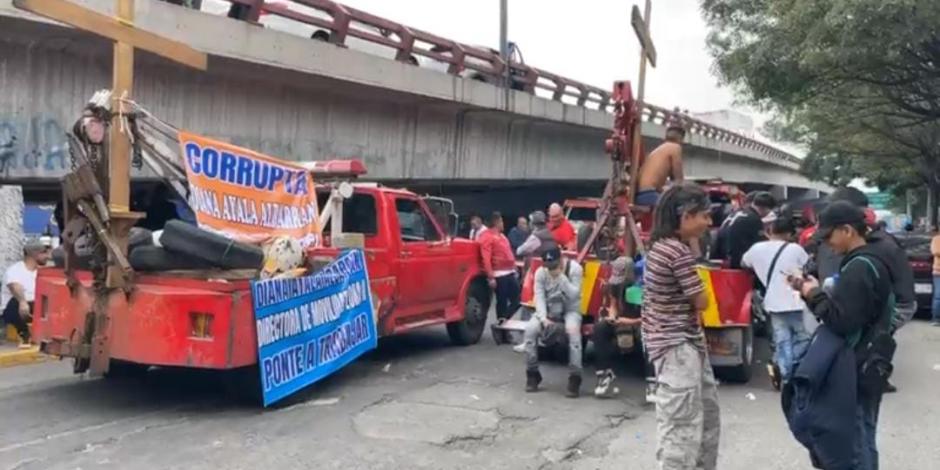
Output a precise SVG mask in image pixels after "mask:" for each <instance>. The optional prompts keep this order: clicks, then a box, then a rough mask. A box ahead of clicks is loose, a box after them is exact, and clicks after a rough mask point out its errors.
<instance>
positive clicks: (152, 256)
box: [128, 245, 213, 272]
mask: <svg viewBox="0 0 940 470" xmlns="http://www.w3.org/2000/svg"><path fill="white" fill-rule="evenodd" d="M128 261H130V263H131V267H133V268H134V269H136V270H138V271H144V272H147V271H175V270H186V269H212V268H213V266H212V264H211V263H209V262H208V261H205V260H202V259H199V258H194V257H192V256H189V255H184V254H181V253H175V252H172V251H170V250H167V249H166V248H160V247H159V246H153V245H148V246H139V247H137V248H135V249H134V251H131V253H130V255H128Z"/></svg>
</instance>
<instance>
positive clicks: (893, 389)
mask: <svg viewBox="0 0 940 470" xmlns="http://www.w3.org/2000/svg"><path fill="white" fill-rule="evenodd" d="M897 391H898V388H897V387H895V386H894V384H893V383H891V382H888V383H887V384H886V385H885V393H896V392H897Z"/></svg>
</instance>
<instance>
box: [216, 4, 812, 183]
mask: <svg viewBox="0 0 940 470" xmlns="http://www.w3.org/2000/svg"><path fill="white" fill-rule="evenodd" d="M223 1H226V2H228V3H229V4H230V8H229V11H228V16H229V17H232V18H236V19H240V20H244V21H248V22H251V23H255V24H260V23H259V22H260V20H261V18H262V17H263V16H265V15H273V16H277V17H279V18H283V19H287V20H290V21H296V22H299V23H302V24H305V25H308V26H313V27H315V28H319V29H318V30H317V31H315V32H314V34H313V36H312V38H313V39H319V40H322V41H326V42H329V43H332V44H335V45H337V46H341V47H348V46H349V44H348V43H349V42H351V41H350V39H351V38H352V39H353V40H358V41H362V42H365V43H369V44H371V45H372V46H374V47H378V48H387V49H391V50H393V51H394V59H395V60H397V61H400V62H404V63H410V64H412V65H416V66H425V65H427V66H429V67H431V68H436V69H438V70H440V71H442V72H446V73H449V74H451V75H458V76H464V77H468V78H473V79H477V80H481V81H485V82H487V83H491V84H502V83H505V78H504V77H505V75H506V69H507V67H508V69H509V77H510V80H509V81H510V86H511V87H512V88H513V89H516V90H520V91H525V92H528V93H533V94H534V93H536V91H541V92H543V93H542V94H544V95H547V97H550V98H551V99H552V100H555V101H563V102H567V103H569V104H575V105H577V106H582V107H587V108H590V109H597V110H600V111H605V112H612V111H613V104H612V103H611V94H610V93H609V92H608V91H605V90H602V89H600V88H598V87H595V86H592V85H588V84H585V83H581V82H579V81H576V80H572V79H570V78H566V77H563V76H561V75H557V74H554V73H551V72H548V71H546V70H543V69H539V68H536V67H532V66H530V65H527V64H525V63H523V62H522V61H520V60H516V59H515V57H513V58H511V59H510V60H509V61H508V63H507V61H505V60H504V59H503V57H501V56H500V54H499V51H496V50H492V49H488V48H482V47H478V46H471V45H467V44H462V43H459V42H456V41H452V40H450V39H446V38H443V37H440V36H437V35H435V34H432V33H428V32H425V31H422V30H419V29H416V28H412V27H409V26H406V25H403V24H400V23H396V22H394V21H391V20H388V19H385V18H382V17H379V16H376V15H373V14H371V13H367V12H364V11H361V10H357V9H355V8H351V7H348V6H345V5H342V4H340V3H337V2H334V1H330V0H291V1H285V0H278V1H270V2H269V1H265V0H223ZM641 115H642V117H643V120H644V121H646V122H651V123H656V124H664V123H665V122H666V121H667V120H669V119H671V118H673V117H674V116H676V115H680V116H681V120H682V121H683V122H685V123H686V125H687V127H688V130H689V132H690V133H691V134H696V135H702V136H704V137H707V138H709V139H712V140H716V141H719V142H725V143H730V144H733V145H736V146H739V147H743V148H745V149H749V150H756V151H757V152H759V153H761V154H762V155H763V156H764V157H765V158H766V159H767V160H772V161H774V163H777V164H779V165H781V166H785V167H788V168H792V169H796V168H799V165H800V160H799V159H798V158H797V157H795V156H793V155H791V154H789V153H787V152H784V151H782V150H780V149H777V148H774V147H773V146H770V145H767V144H765V143H763V142H760V141H757V140H754V139H751V138H749V137H746V136H744V135H741V134H738V133H736V132H732V131H729V130H727V129H723V128H720V127H717V126H713V125H711V124H708V123H706V122H704V121H701V120H698V119H695V118H692V117H691V116H688V115H687V114H684V113H679V112H678V111H675V110H668V109H665V108H662V107H659V106H656V105H653V104H649V103H643V109H642V110H641Z"/></svg>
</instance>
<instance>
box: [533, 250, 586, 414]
mask: <svg viewBox="0 0 940 470" xmlns="http://www.w3.org/2000/svg"><path fill="white" fill-rule="evenodd" d="M583 276H584V271H583V269H582V268H581V265H579V264H578V263H577V262H576V261H572V260H569V259H565V258H562V256H561V249H560V248H558V246H551V247H548V249H545V250H544V251H543V252H542V266H541V267H539V269H538V271H536V272H535V313H534V314H533V315H532V318H530V319H529V322H528V323H527V324H526V327H525V333H524V336H523V338H524V341H523V344H524V345H525V364H526V392H535V391H538V389H539V384H540V383H541V382H542V374H541V373H539V357H538V343H539V340H540V339H542V340H543V342H545V343H552V342H553V340H555V339H556V338H557V337H558V336H559V335H560V334H562V332H561V331H559V330H560V329H561V328H564V333H563V334H564V335H565V336H567V340H568V367H569V370H570V371H569V376H568V392H567V396H568V397H569V398H576V397H577V396H578V395H579V394H580V391H581V312H580V307H581V279H582V277H583ZM562 325H563V326H562Z"/></svg>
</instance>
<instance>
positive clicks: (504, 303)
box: [479, 212, 520, 322]
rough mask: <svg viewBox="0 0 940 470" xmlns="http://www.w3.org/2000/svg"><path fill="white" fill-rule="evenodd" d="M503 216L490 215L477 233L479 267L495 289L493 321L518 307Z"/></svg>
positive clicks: (514, 278)
mask: <svg viewBox="0 0 940 470" xmlns="http://www.w3.org/2000/svg"><path fill="white" fill-rule="evenodd" d="M503 228H504V227H503V216H502V214H500V213H499V212H493V214H492V215H490V228H488V229H487V230H486V231H484V232H483V233H482V234H481V235H480V238H479V240H480V249H481V252H482V256H483V270H484V271H485V272H486V278H487V280H488V281H489V284H490V289H493V291H494V292H495V293H496V321H498V322H503V321H505V320H507V319H508V318H509V317H511V316H512V315H513V314H514V313H516V310H519V290H520V289H519V279H518V278H517V277H516V257H515V256H513V253H512V248H510V247H509V240H508V239H507V238H506V236H505V235H503Z"/></svg>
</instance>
